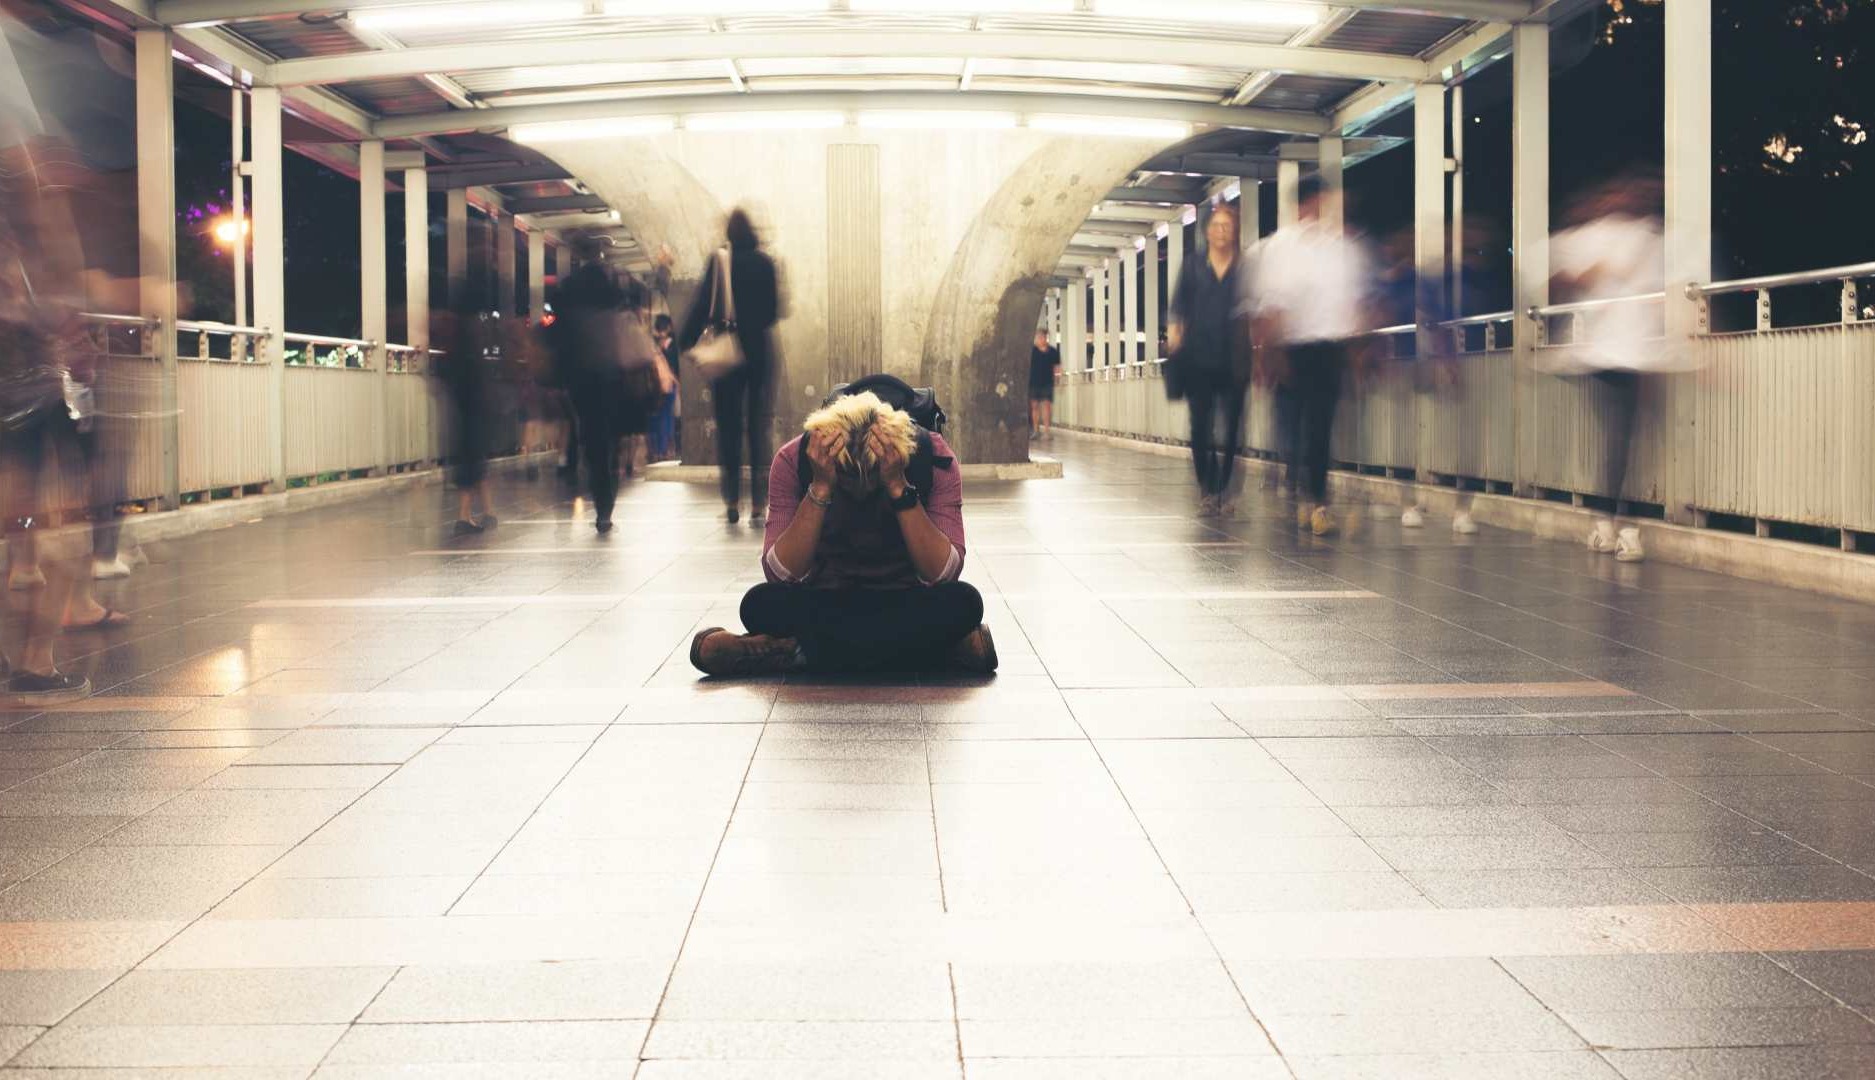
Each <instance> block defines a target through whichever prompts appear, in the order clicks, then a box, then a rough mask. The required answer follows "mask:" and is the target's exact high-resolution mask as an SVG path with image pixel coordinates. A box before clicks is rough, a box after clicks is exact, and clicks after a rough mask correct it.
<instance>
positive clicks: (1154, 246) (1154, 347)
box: [1140, 233, 1159, 364]
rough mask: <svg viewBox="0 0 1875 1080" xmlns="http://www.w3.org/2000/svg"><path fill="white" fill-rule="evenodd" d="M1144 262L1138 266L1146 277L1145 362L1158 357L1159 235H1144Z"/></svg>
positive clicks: (1150, 361)
mask: <svg viewBox="0 0 1875 1080" xmlns="http://www.w3.org/2000/svg"><path fill="white" fill-rule="evenodd" d="M1144 254H1145V263H1144V265H1143V266H1141V267H1140V270H1141V272H1142V273H1143V274H1144V275H1145V278H1146V289H1145V293H1146V345H1145V349H1144V352H1143V355H1144V357H1145V359H1146V362H1147V363H1149V364H1150V363H1152V362H1153V361H1154V360H1157V359H1159V235H1158V234H1157V233H1154V234H1153V235H1151V236H1148V237H1146V250H1145V253H1144Z"/></svg>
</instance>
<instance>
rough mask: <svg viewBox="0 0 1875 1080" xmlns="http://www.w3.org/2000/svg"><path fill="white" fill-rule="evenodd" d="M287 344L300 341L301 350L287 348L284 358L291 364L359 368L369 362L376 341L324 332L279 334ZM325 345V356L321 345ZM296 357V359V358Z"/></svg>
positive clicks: (366, 366)
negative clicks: (321, 351) (335, 335)
mask: <svg viewBox="0 0 1875 1080" xmlns="http://www.w3.org/2000/svg"><path fill="white" fill-rule="evenodd" d="M281 337H282V338H283V339H285V341H286V343H287V344H288V345H303V346H305V348H304V349H302V350H289V351H288V352H287V356H286V362H287V364H289V365H292V366H299V365H305V366H310V367H331V368H351V369H353V370H362V369H366V368H369V367H370V366H371V354H372V352H373V351H374V350H376V349H377V347H378V343H377V342H375V341H366V340H365V339H363V338H348V337H332V336H330V335H327V334H296V333H291V332H288V333H286V334H282V335H281ZM322 348H323V349H326V350H327V352H326V354H325V356H324V358H321V357H320V355H319V350H320V349H322ZM296 357H297V359H296Z"/></svg>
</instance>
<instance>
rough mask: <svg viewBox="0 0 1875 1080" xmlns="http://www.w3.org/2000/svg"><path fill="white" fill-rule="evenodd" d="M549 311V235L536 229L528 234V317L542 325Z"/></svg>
mask: <svg viewBox="0 0 1875 1080" xmlns="http://www.w3.org/2000/svg"><path fill="white" fill-rule="evenodd" d="M546 310H547V234H546V233H544V232H541V231H540V230H539V229H535V230H533V231H532V232H530V233H528V234H527V315H528V318H530V319H532V320H534V324H535V325H536V326H538V325H540V317H541V315H542V314H543V313H544V312H545V311H546Z"/></svg>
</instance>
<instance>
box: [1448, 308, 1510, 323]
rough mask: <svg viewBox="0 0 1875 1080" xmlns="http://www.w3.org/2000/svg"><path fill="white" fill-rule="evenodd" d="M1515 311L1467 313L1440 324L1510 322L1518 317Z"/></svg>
mask: <svg viewBox="0 0 1875 1080" xmlns="http://www.w3.org/2000/svg"><path fill="white" fill-rule="evenodd" d="M1516 317H1517V316H1516V313H1515V312H1510V311H1493V312H1490V313H1489V314H1486V315H1467V316H1465V317H1464V318H1462V319H1447V320H1446V321H1444V322H1442V323H1440V324H1439V325H1440V326H1489V325H1490V324H1491V323H1501V322H1509V321H1511V320H1512V319H1514V318H1516Z"/></svg>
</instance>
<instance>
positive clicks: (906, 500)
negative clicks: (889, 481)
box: [887, 484, 918, 514]
mask: <svg viewBox="0 0 1875 1080" xmlns="http://www.w3.org/2000/svg"><path fill="white" fill-rule="evenodd" d="M887 505H889V506H891V507H892V512H893V513H895V514H902V513H904V512H905V511H907V510H910V509H911V508H912V507H914V506H917V505H918V489H917V488H915V487H913V486H911V485H910V484H906V485H905V490H904V491H902V492H900V493H899V496H898V498H896V499H892V500H890V501H889V502H888V504H887Z"/></svg>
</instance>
